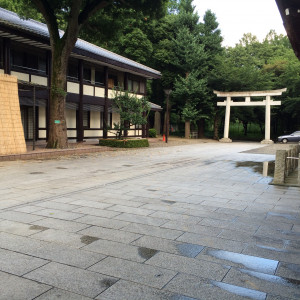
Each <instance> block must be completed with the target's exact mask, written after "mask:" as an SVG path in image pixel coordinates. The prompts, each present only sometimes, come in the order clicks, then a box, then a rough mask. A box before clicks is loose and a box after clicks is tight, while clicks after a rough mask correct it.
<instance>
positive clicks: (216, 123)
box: [213, 113, 220, 140]
mask: <svg viewBox="0 0 300 300" xmlns="http://www.w3.org/2000/svg"><path fill="white" fill-rule="evenodd" d="M219 123H220V119H219V114H218V113H216V114H215V118H214V137H213V139H214V140H219Z"/></svg>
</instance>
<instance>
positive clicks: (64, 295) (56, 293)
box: [35, 288, 92, 300]
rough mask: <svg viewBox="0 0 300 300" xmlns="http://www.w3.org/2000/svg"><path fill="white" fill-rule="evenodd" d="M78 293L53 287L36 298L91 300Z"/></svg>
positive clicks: (46, 299) (43, 299)
mask: <svg viewBox="0 0 300 300" xmlns="http://www.w3.org/2000/svg"><path fill="white" fill-rule="evenodd" d="M91 299H92V298H88V297H84V296H81V295H78V294H74V293H70V292H67V291H64V290H61V289H57V288H53V289H51V290H49V291H48V292H46V293H44V294H43V295H41V296H39V297H37V298H36V299H35V300H91Z"/></svg>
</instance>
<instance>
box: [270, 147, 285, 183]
mask: <svg viewBox="0 0 300 300" xmlns="http://www.w3.org/2000/svg"><path fill="white" fill-rule="evenodd" d="M286 157H287V152H286V151H285V150H277V151H276V159H275V171H274V180H273V184H284V178H285V162H286Z"/></svg>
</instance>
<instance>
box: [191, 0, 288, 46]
mask: <svg viewBox="0 0 300 300" xmlns="http://www.w3.org/2000/svg"><path fill="white" fill-rule="evenodd" d="M193 4H194V5H195V6H196V10H197V11H198V14H199V15H200V17H201V19H202V18H203V15H204V13H205V11H206V10H208V9H211V10H212V12H213V13H215V14H216V16H217V21H218V22H219V28H220V29H221V31H222V36H223V38H224V42H223V45H224V46H234V45H235V44H236V43H238V42H239V40H240V39H241V37H242V36H243V34H244V33H248V32H251V33H252V34H254V35H256V36H257V37H258V38H259V40H262V39H263V38H264V37H265V36H266V35H267V33H268V32H269V31H270V30H271V29H274V30H275V31H276V32H277V33H278V34H280V33H282V34H286V32H285V29H284V27H283V24H282V19H281V17H280V14H279V10H278V8H277V5H276V2H275V0H194V2H193Z"/></svg>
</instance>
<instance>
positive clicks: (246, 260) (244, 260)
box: [207, 250, 278, 274]
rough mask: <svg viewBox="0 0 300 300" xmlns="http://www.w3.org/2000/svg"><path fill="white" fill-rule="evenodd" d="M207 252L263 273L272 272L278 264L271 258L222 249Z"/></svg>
mask: <svg viewBox="0 0 300 300" xmlns="http://www.w3.org/2000/svg"><path fill="white" fill-rule="evenodd" d="M207 254H208V255H211V256H213V257H215V258H219V259H224V260H227V261H231V262H233V263H237V264H242V265H243V266H245V267H246V268H248V269H252V270H255V271H258V272H263V273H270V274H274V273H275V271H276V268H277V265H278V261H277V260H271V259H266V258H261V257H256V256H250V255H245V254H240V253H234V252H229V251H223V250H209V251H207Z"/></svg>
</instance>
